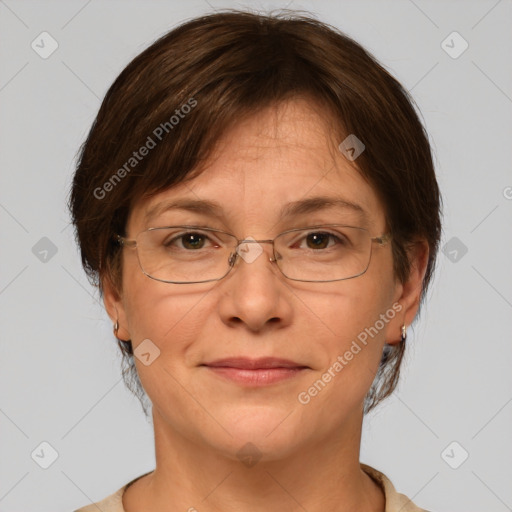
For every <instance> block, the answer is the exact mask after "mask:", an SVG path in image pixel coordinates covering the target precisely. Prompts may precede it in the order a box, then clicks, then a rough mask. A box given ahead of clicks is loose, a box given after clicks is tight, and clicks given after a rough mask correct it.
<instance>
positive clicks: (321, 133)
mask: <svg viewBox="0 0 512 512" xmlns="http://www.w3.org/2000/svg"><path fill="white" fill-rule="evenodd" d="M334 128H335V126H334V123H333V122H332V121H331V120H330V119H329V118H328V115H327V113H326V112H325V110H324V109H322V108H321V107H320V106H319V105H317V104H314V103H312V102H308V101H307V100H305V99H294V100H289V101H287V102H286V103H281V104H279V105H276V106H273V107H270V108H268V109H265V110H262V111H259V112H257V113H255V114H253V115H251V116H249V117H248V118H246V119H244V120H241V121H240V122H238V123H237V124H236V125H234V126H233V127H232V128H231V129H230V130H228V131H227V132H226V133H224V135H223V136H222V137H221V138H220V140H219V142H218V143H217V145H216V146H215V148H214V151H213V152H212V153H211V155H210V157H209V158H208V160H207V161H206V162H205V163H204V164H203V166H202V168H201V169H200V171H201V173H200V174H199V175H198V176H196V177H195V178H194V179H192V180H190V181H187V182H184V183H180V184H178V185H176V186H174V187H172V188H170V189H167V190H165V191H163V192H160V193H158V194H157V195H155V196H153V197H151V198H150V199H146V200H145V201H140V202H138V203H136V205H135V207H134V208H133V210H132V212H131V215H130V222H129V224H130V225H132V224H133V225H134V226H135V229H142V228H143V226H144V224H145V223H147V222H150V221H151V220H152V219H156V218H157V217H158V215H164V212H165V211H166V209H167V208H168V206H169V205H176V204H177V203H181V204H182V205H183V204H184V203H187V202H188V204H189V206H191V205H192V204H193V203H194V205H193V206H191V208H190V210H191V211H194V210H195V211H196V212H198V213H201V214H204V215H208V214H216V216H217V217H218V218H219V217H226V218H228V217H230V216H231V217H233V218H235V217H236V219H237V221H240V222H242V221H244V220H248V221H249V222H253V221H255V220H256V219H257V218H260V219H266V220H267V222H266V226H267V227H268V226H269V225H275V222H276V221H277V220H278V219H280V218H281V217H283V214H284V213H288V214H297V215H305V214H309V213H311V212H312V211H313V210H314V208H315V205H316V207H317V208H321V207H322V203H329V202H330V203H332V204H331V205H327V207H328V208H335V207H337V208H338V209H339V208H342V209H343V210H344V211H345V212H347V213H348V212H351V215H352V218H354V219H355V218H359V219H363V218H364V219H365V220H366V221H368V224H369V227H371V226H375V227H378V226H380V225H384V220H383V216H384V211H383V208H382V205H381V204H380V202H379V200H378V197H377V194H376V193H375V191H374V190H373V189H372V187H371V186H370V185H369V183H368V182H367V181H366V180H365V179H364V178H363V176H362V175H361V174H360V172H359V171H358V170H357V168H356V166H355V165H354V163H353V162H349V161H348V160H347V159H346V158H345V156H344V155H343V154H342V153H341V151H339V150H338V148H337V145H338V144H339V143H340V142H341V140H339V141H338V140H337V139H339V138H341V137H340V136H337V135H336V131H335V129H334ZM319 198H320V199H323V200H324V201H322V200H318V199H319ZM329 199H331V200H330V201H329ZM308 200H309V204H308V205H306V206H305V207H302V208H301V207H300V206H298V207H296V208H294V207H293V204H296V203H298V202H300V201H302V204H303V205H304V203H308ZM201 202H203V203H204V204H205V208H202V207H201V204H200V203H201ZM343 203H347V204H346V205H343ZM350 205H352V206H354V207H352V208H351V207H350ZM357 210H359V213H358V212H357ZM357 213H358V217H356V216H355V214H357ZM146 227H149V226H148V225H146Z"/></svg>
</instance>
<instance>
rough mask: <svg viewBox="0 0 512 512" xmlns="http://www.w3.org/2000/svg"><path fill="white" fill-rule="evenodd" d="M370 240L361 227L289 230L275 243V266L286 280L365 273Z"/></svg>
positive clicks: (347, 277)
mask: <svg viewBox="0 0 512 512" xmlns="http://www.w3.org/2000/svg"><path fill="white" fill-rule="evenodd" d="M371 244H372V242H371V238H370V235H369V232H368V231H367V230H366V229H363V228H356V227H347V226H335V225H330V226H316V227H311V228H307V229H298V230H291V231H288V232H286V233H283V234H281V235H279V236H278V237H277V238H276V240H275V250H276V253H278V254H279V257H278V258H277V264H278V265H279V268H280V269H281V271H282V272H283V274H284V275H285V276H286V277H288V278H289V279H295V280H298V281H336V280H342V279H350V278H352V277H356V276H358V275H361V274H363V273H364V272H366V270H367V268H368V265H369V263H370V255H371Z"/></svg>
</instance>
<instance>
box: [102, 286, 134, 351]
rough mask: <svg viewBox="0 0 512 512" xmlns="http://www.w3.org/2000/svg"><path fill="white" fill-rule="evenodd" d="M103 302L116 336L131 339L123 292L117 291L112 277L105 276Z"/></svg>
mask: <svg viewBox="0 0 512 512" xmlns="http://www.w3.org/2000/svg"><path fill="white" fill-rule="evenodd" d="M102 288H103V303H104V305H105V310H106V311H107V314H108V316H109V317H110V320H111V321H112V327H113V332H114V336H115V337H116V338H117V339H119V340H121V341H124V340H129V339H130V333H129V331H128V323H127V321H126V313H125V307H124V303H123V300H122V296H121V294H120V293H119V292H118V291H117V289H116V287H115V286H114V284H113V283H112V281H111V279H110V278H108V277H105V278H104V279H103V280H102Z"/></svg>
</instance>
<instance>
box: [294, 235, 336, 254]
mask: <svg viewBox="0 0 512 512" xmlns="http://www.w3.org/2000/svg"><path fill="white" fill-rule="evenodd" d="M300 241H304V242H305V243H306V247H304V246H303V245H302V244H300V247H299V248H300V249H304V248H307V249H313V250H319V249H328V248H330V247H333V246H334V245H337V244H342V245H343V244H344V240H343V238H340V237H339V236H337V235H334V234H333V233H328V232H325V231H314V232H311V233H308V234H306V235H305V236H304V237H303V238H302V239H301V240H300ZM300 241H299V242H300Z"/></svg>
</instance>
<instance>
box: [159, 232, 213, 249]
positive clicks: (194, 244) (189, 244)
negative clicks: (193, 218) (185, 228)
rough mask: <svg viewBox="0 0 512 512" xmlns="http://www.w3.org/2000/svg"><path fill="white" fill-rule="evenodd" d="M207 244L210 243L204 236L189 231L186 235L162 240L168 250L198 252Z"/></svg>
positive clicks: (182, 234)
mask: <svg viewBox="0 0 512 512" xmlns="http://www.w3.org/2000/svg"><path fill="white" fill-rule="evenodd" d="M208 243H210V244H211V243H212V241H211V240H210V238H209V237H208V236H207V235H206V234H204V233H199V232H196V231H190V232H187V233H181V234H179V235H177V236H173V237H169V238H167V239H166V240H164V242H163V245H164V246H165V247H169V248H178V249H186V250H192V251H195V250H198V249H203V248H204V247H205V245H206V246H207V247H208V245H207V244H208ZM214 246H215V247H218V245H214Z"/></svg>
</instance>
